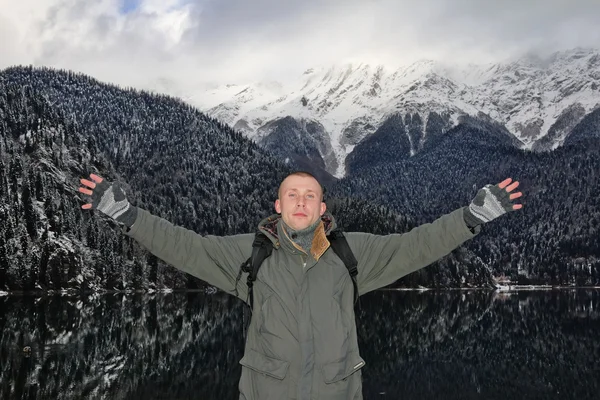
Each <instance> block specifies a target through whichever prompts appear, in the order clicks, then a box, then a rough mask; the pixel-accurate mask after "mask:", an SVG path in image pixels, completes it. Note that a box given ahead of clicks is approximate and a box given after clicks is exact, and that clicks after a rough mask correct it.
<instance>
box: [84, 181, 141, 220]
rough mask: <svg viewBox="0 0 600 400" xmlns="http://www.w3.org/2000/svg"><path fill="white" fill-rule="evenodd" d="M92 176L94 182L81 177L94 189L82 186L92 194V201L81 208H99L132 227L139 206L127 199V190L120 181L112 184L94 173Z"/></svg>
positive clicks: (86, 192)
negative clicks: (133, 204)
mask: <svg viewBox="0 0 600 400" xmlns="http://www.w3.org/2000/svg"><path fill="white" fill-rule="evenodd" d="M90 178H92V180H93V181H94V182H92V181H89V180H87V179H81V183H82V184H84V185H86V186H88V187H90V188H92V190H89V189H86V188H81V187H80V188H79V191H80V192H82V193H85V194H88V195H91V196H92V202H91V203H88V204H84V205H83V206H81V208H84V209H90V208H91V209H94V210H98V211H100V212H102V213H103V214H106V215H108V216H109V217H111V218H112V219H114V220H115V221H118V222H120V223H122V224H124V225H125V226H127V227H131V226H132V225H133V223H134V222H135V219H136V218H137V208H136V207H134V206H132V205H131V204H130V203H129V201H127V197H125V190H123V189H122V188H121V185H120V184H119V182H115V183H113V184H110V183H108V182H107V181H106V180H105V179H103V178H101V177H99V176H98V175H94V174H90Z"/></svg>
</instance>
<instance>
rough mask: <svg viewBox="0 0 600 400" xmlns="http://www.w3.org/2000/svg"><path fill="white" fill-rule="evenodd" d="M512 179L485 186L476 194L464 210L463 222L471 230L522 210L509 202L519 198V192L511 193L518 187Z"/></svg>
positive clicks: (521, 206) (520, 194)
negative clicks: (511, 212) (509, 213)
mask: <svg viewBox="0 0 600 400" xmlns="http://www.w3.org/2000/svg"><path fill="white" fill-rule="evenodd" d="M511 182H512V178H507V179H505V180H503V181H502V182H500V183H499V184H497V185H494V186H492V185H485V187H483V188H481V189H480V190H479V191H478V192H477V195H476V196H475V198H474V199H473V201H472V202H471V204H469V207H468V208H465V222H466V223H467V225H469V227H471V228H473V227H475V226H477V225H481V224H484V223H486V222H490V221H491V220H493V219H496V218H498V217H499V216H501V215H503V214H505V213H507V212H509V211H515V210H518V209H520V208H523V205H522V204H514V203H512V202H511V200H513V199H516V198H518V197H521V196H522V195H523V194H522V193H521V192H517V193H512V194H510V192H512V191H513V190H515V189H516V188H517V187H518V186H519V182H518V181H515V182H513V183H512V184H511Z"/></svg>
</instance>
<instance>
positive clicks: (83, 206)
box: [81, 203, 92, 210]
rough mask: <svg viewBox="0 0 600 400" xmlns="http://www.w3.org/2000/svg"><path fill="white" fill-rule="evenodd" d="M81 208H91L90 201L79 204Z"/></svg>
mask: <svg viewBox="0 0 600 400" xmlns="http://www.w3.org/2000/svg"><path fill="white" fill-rule="evenodd" d="M81 208H83V209H84V210H87V209H88V208H92V205H91V204H90V203H88V204H84V205H82V206H81Z"/></svg>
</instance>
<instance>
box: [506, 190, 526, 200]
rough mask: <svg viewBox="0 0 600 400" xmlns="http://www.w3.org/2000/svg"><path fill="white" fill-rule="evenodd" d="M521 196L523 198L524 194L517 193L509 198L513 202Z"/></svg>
mask: <svg viewBox="0 0 600 400" xmlns="http://www.w3.org/2000/svg"><path fill="white" fill-rule="evenodd" d="M521 196H523V193H521V192H517V193H513V194H511V195H510V196H508V198H509V199H511V200H512V199H516V198H517V197H521Z"/></svg>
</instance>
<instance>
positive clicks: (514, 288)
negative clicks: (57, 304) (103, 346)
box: [0, 285, 600, 297]
mask: <svg viewBox="0 0 600 400" xmlns="http://www.w3.org/2000/svg"><path fill="white" fill-rule="evenodd" d="M377 290H385V291H402V292H441V291H479V290H482V291H492V292H518V291H548V290H600V286H553V285H497V286H496V287H494V288H490V287H464V288H461V287H456V288H452V287H450V288H429V287H417V288H380V289H377ZM219 292H220V291H219V290H217V289H215V288H211V287H207V288H205V289H150V290H98V291H94V290H90V291H84V292H82V291H79V290H68V289H65V290H44V291H40V290H36V291H20V290H15V291H8V292H7V291H3V290H0V297H3V296H24V295H27V296H30V295H34V296H37V297H43V296H57V295H60V296H82V295H88V296H89V295H98V296H101V295H106V294H154V293H156V294H158V293H163V294H167V293H205V294H217V293H219Z"/></svg>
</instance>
